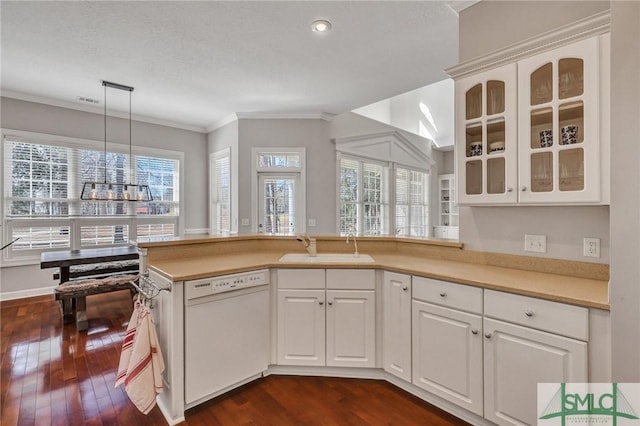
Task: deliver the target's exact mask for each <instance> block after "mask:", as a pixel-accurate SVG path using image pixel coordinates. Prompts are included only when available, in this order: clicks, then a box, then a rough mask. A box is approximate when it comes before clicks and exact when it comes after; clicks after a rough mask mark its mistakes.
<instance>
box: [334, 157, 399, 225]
mask: <svg viewBox="0 0 640 426" xmlns="http://www.w3.org/2000/svg"><path fill="white" fill-rule="evenodd" d="M387 170H388V167H387V166H385V165H382V164H379V163H374V162H369V161H365V160H357V159H352V158H341V159H340V195H339V196H340V225H339V227H340V233H341V234H348V233H350V232H353V233H356V234H359V235H381V234H386V233H387V220H386V217H387V215H388V203H387V189H386V188H387V184H386V181H387V177H386V176H387Z"/></svg>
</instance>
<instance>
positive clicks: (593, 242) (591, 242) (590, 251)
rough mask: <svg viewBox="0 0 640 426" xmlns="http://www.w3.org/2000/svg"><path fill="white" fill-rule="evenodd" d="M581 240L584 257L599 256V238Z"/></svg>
mask: <svg viewBox="0 0 640 426" xmlns="http://www.w3.org/2000/svg"><path fill="white" fill-rule="evenodd" d="M582 241H583V253H582V255H583V256H584V257H600V238H584V239H583V240H582Z"/></svg>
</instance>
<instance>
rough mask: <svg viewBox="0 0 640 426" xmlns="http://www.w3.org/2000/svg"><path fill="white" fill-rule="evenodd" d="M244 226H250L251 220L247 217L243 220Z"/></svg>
mask: <svg viewBox="0 0 640 426" xmlns="http://www.w3.org/2000/svg"><path fill="white" fill-rule="evenodd" d="M242 226H249V219H247V218H246V217H243V218H242Z"/></svg>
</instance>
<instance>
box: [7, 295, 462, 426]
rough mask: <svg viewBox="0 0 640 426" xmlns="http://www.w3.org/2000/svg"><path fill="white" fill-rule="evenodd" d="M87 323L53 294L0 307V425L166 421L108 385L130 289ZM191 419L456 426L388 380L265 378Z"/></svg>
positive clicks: (109, 299)
mask: <svg viewBox="0 0 640 426" xmlns="http://www.w3.org/2000/svg"><path fill="white" fill-rule="evenodd" d="M87 305H88V307H87V314H88V317H89V329H88V330H87V331H84V332H77V331H76V329H75V326H74V325H73V324H69V325H65V326H63V325H62V321H61V316H60V315H61V314H60V308H59V307H58V304H57V303H56V302H55V301H54V300H53V296H41V297H33V298H29V299H21V300H15V301H5V302H2V303H0V311H1V321H2V324H1V328H0V333H1V335H0V342H1V356H2V361H1V364H0V366H1V367H0V390H1V394H0V411H1V413H0V424H1V425H3V426H12V425H33V424H35V425H123V426H129V425H165V424H166V421H165V420H164V418H163V416H162V414H161V413H160V410H159V408H158V407H155V408H154V409H153V410H152V411H151V412H150V413H149V415H147V416H145V415H143V414H141V413H140V412H138V410H137V409H136V408H135V406H134V405H133V404H132V403H131V402H130V401H129V399H128V397H127V395H126V392H125V391H124V387H119V388H117V389H116V388H114V383H115V376H116V371H117V368H118V360H119V357H120V348H121V346H122V339H123V336H124V332H125V330H126V327H127V323H128V321H129V317H130V315H131V311H132V305H131V302H130V296H129V292H128V291H121V292H113V293H107V294H100V295H95V296H91V297H89V298H88V299H87ZM186 424H187V425H190V426H195V425H277V426H283V425H383V424H387V425H391V424H393V425H460V424H465V423H464V422H462V421H460V420H459V419H457V418H455V417H453V416H451V415H449V414H447V413H445V412H443V411H441V410H439V409H437V408H435V407H433V406H431V405H429V404H427V403H425V402H423V401H421V400H419V399H418V398H415V397H413V396H411V395H409V394H408V393H406V392H404V391H402V390H400V389H397V388H396V387H394V386H393V385H390V384H388V383H386V382H384V381H377V380H360V379H336V378H319V377H293V376H268V377H266V378H264V379H261V380H257V381H254V382H252V383H249V384H247V385H245V386H243V387H241V388H239V389H236V390H234V391H232V392H229V393H227V394H225V395H223V396H220V397H218V398H215V399H213V400H211V401H208V402H206V403H204V404H201V405H200V406H198V407H195V408H193V409H191V410H189V411H187V413H186Z"/></svg>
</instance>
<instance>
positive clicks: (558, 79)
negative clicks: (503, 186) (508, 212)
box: [518, 37, 600, 203]
mask: <svg viewBox="0 0 640 426" xmlns="http://www.w3.org/2000/svg"><path fill="white" fill-rule="evenodd" d="M598 43H599V39H598V38H597V37H594V38H592V39H588V40H585V41H581V42H578V43H575V44H571V45H567V46H564V47H562V48H558V49H555V50H552V51H550V52H545V53H543V54H539V55H537V56H534V57H531V58H528V59H524V60H522V61H520V62H518V96H519V98H518V103H519V105H518V114H519V120H518V122H519V146H518V150H519V165H518V171H519V178H518V179H519V180H518V182H519V192H520V194H519V200H520V202H521V203H536V202H544V203H548V202H552V203H574V202H597V201H599V200H600V166H599V164H600V161H599V153H600V148H599V146H600V135H599V126H598V123H599V121H600V120H599V110H598V105H599V93H598V90H599V84H598V81H599V80H598V79H599V66H598V64H599V61H598V52H599V46H598Z"/></svg>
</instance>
